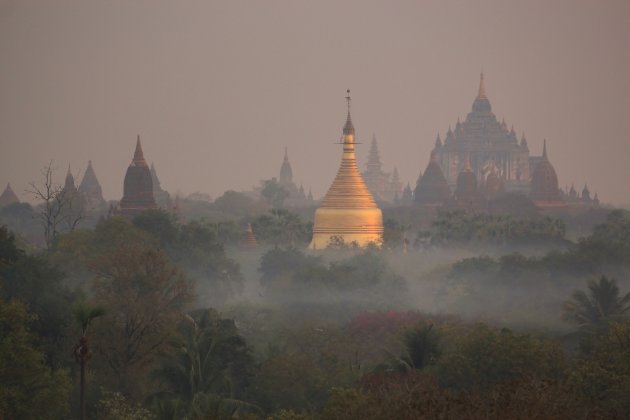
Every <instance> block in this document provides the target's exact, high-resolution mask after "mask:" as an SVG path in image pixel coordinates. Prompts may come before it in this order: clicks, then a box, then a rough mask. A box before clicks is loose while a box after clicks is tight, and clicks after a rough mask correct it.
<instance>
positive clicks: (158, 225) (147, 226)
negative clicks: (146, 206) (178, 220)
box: [133, 209, 178, 246]
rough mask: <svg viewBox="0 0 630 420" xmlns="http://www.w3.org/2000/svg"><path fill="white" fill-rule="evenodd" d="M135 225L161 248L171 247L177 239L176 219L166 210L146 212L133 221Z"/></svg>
mask: <svg viewBox="0 0 630 420" xmlns="http://www.w3.org/2000/svg"><path fill="white" fill-rule="evenodd" d="M133 225H134V226H136V227H137V228H139V229H142V230H143V231H145V232H147V233H148V234H149V235H151V236H152V237H153V238H155V239H156V240H157V242H158V243H159V244H160V245H161V246H171V245H172V244H173V243H174V242H175V241H176V239H177V233H178V232H177V226H176V225H175V218H174V217H173V215H171V214H170V213H167V212H166V211H164V210H158V209H156V210H145V211H143V212H142V213H140V214H139V215H138V216H136V217H135V218H134V219H133Z"/></svg>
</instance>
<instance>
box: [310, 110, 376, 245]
mask: <svg viewBox="0 0 630 420" xmlns="http://www.w3.org/2000/svg"><path fill="white" fill-rule="evenodd" d="M382 235H383V215H382V213H381V210H380V209H379V208H378V207H377V206H376V203H375V202H374V198H373V197H372V194H371V193H370V191H369V190H368V188H367V186H366V185H365V182H364V181H363V178H362V177H361V173H360V172H359V168H358V167H357V162H356V159H355V155H354V128H353V127H352V121H351V120H350V114H349V113H348V121H347V122H346V128H344V141H343V156H342V159H341V166H340V167H339V171H338V172H337V176H336V177H335V180H334V181H333V183H332V185H331V186H330V188H329V189H328V192H327V193H326V196H325V197H324V200H323V201H322V205H321V206H320V208H318V209H317V210H316V211H315V223H314V225H313V240H312V242H311V244H310V245H309V248H311V249H324V248H326V247H327V246H328V245H329V243H330V242H331V238H333V241H335V240H339V239H341V240H343V243H345V244H351V243H353V242H356V244H358V245H359V246H362V247H364V246H366V245H368V244H369V243H375V244H377V245H380V244H381V240H382Z"/></svg>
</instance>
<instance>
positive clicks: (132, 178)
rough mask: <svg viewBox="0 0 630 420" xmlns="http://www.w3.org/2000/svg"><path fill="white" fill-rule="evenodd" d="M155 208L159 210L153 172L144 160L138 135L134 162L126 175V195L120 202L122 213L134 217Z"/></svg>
mask: <svg viewBox="0 0 630 420" xmlns="http://www.w3.org/2000/svg"><path fill="white" fill-rule="evenodd" d="M155 208H157V205H156V203H155V198H154V197H153V180H152V177H151V171H150V169H149V166H148V165H147V162H146V161H145V160H144V154H143V153H142V145H141V144H140V135H138V140H137V142H136V150H135V152H134V155H133V160H132V161H131V164H130V165H129V167H128V168H127V173H126V174H125V183H124V194H123V198H122V200H120V213H121V214H122V215H123V216H127V217H134V216H137V215H138V214H140V213H142V212H143V211H145V210H148V209H155Z"/></svg>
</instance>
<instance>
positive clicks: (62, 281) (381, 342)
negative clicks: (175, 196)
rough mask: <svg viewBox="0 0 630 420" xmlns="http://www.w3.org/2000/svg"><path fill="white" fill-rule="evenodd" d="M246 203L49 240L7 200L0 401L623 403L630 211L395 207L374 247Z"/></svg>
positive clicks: (113, 223)
mask: <svg viewBox="0 0 630 420" xmlns="http://www.w3.org/2000/svg"><path fill="white" fill-rule="evenodd" d="M228 198H229V194H227V195H226V198H225V199H224V200H223V201H224V202H225V201H226V200H228ZM217 201H218V203H216V205H217V206H221V205H222V204H221V200H217ZM241 201H242V200H241ZM224 204H225V203H224ZM241 204H243V203H241ZM241 204H239V206H241V207H240V211H241V213H238V212H235V214H239V215H236V216H233V217H232V218H224V219H223V220H222V221H221V220H219V219H217V220H212V221H211V220H209V219H207V218H206V219H199V218H197V219H194V218H193V219H184V218H179V217H178V216H176V215H174V214H171V213H167V212H164V211H161V210H149V211H146V212H144V213H142V214H140V215H139V216H137V217H135V218H134V219H133V220H129V219H125V218H120V217H109V218H101V219H100V220H94V221H93V222H91V224H90V223H87V222H86V223H85V224H79V225H78V226H77V227H76V228H74V229H68V230H64V231H60V232H58V234H57V235H56V236H55V237H54V239H53V240H52V241H51V243H50V244H49V246H46V242H43V243H41V247H39V248H38V247H33V246H32V245H27V244H29V243H30V242H29V241H28V240H27V239H25V238H26V237H25V236H22V234H21V232H22V231H21V230H20V229H17V227H19V226H18V225H16V224H15V223H14V222H12V220H14V219H11V220H7V219H5V218H4V217H6V216H5V215H6V214H7V213H5V212H6V210H4V211H3V213H2V214H3V219H2V220H3V222H4V223H10V225H11V226H12V229H13V230H14V231H13V232H12V231H11V230H9V229H8V228H7V227H6V226H5V227H2V228H1V229H0V298H1V305H0V329H1V331H2V334H0V367H2V369H0V415H1V416H2V417H4V418H41V419H47V418H50V419H61V418H80V413H81V411H80V407H81V404H80V403H81V400H82V398H81V395H83V401H84V404H85V413H86V416H87V418H99V419H119V418H129V419H184V418H188V419H197V418H232V417H236V418H247V419H266V418H272V419H302V418H303V419H307V418H308V419H310V418H322V419H328V418H336V419H356V418H362V419H383V418H435V417H446V418H549V417H553V418H624V417H627V416H628V415H630V399H629V398H628V395H630V364H629V363H628V360H630V321H629V319H628V317H629V315H630V281H629V278H630V277H629V274H630V212H627V211H623V210H613V211H606V212H605V214H603V215H594V216H593V218H594V219H593V222H592V223H591V224H592V225H594V227H593V228H592V229H590V228H589V229H588V230H589V232H588V234H587V235H584V236H582V237H580V238H579V239H578V240H570V239H568V238H570V237H572V235H573V236H575V235H576V230H577V231H579V232H582V231H583V230H584V229H585V228H584V226H586V225H585V224H584V223H582V222H579V223H577V222H576V221H575V220H565V221H561V220H558V219H555V218H553V217H542V216H535V217H529V216H514V215H512V216H507V215H499V214H486V213H479V214H473V213H466V212H461V211H455V212H444V213H441V214H440V215H439V216H438V217H437V218H436V220H435V221H434V223H432V224H430V225H428V226H427V225H423V226H417V225H414V223H413V222H412V221H411V222H410V220H411V219H406V218H405V216H404V214H402V213H401V212H400V211H399V212H398V213H396V210H392V211H389V212H388V211H386V213H385V216H386V223H385V226H386V232H385V235H384V246H383V247H382V248H379V247H376V246H374V247H368V248H367V249H360V248H356V247H354V246H353V244H345V243H343V241H341V240H340V241H334V242H333V243H332V244H331V247H329V248H328V249H326V250H323V251H317V252H312V251H308V250H307V249H306V246H307V244H308V242H309V240H310V232H311V223H310V222H309V221H308V220H306V219H305V218H304V217H303V216H301V215H300V214H298V213H294V212H292V211H289V210H285V209H271V210H270V209H269V208H265V206H262V207H261V205H258V204H256V205H251V204H252V203H249V202H248V203H245V204H246V205H245V206H243V205H241ZM213 205H215V203H213ZM228 208H229V205H228ZM213 211H214V210H213ZM245 220H251V221H252V222H251V225H252V226H253V231H254V232H255V234H256V241H257V246H251V244H249V245H248V244H246V243H245V241H244V239H245V233H244V232H245V230H244V221H245ZM587 225H588V224H587ZM83 226H85V227H83ZM28 229H31V227H27V228H26V229H25V230H24V231H26V232H28ZM33 229H35V228H34V227H33ZM40 229H41V227H40ZM72 349H74V354H75V356H76V357H73V350H72ZM82 351H83V353H82ZM82 370H83V375H82V374H81V371H82ZM82 377H83V381H82V380H81V378H82Z"/></svg>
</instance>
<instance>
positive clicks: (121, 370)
mask: <svg viewBox="0 0 630 420" xmlns="http://www.w3.org/2000/svg"><path fill="white" fill-rule="evenodd" d="M93 270H94V272H95V273H96V276H97V278H96V279H95V283H94V291H95V298H94V303H95V304H96V305H100V306H103V307H104V308H105V309H106V310H107V314H106V315H105V316H104V317H103V318H102V320H101V321H100V322H99V323H98V324H96V325H95V326H94V330H93V333H92V336H93V343H94V346H93V347H94V348H95V350H96V353H98V355H99V357H98V358H97V357H95V358H94V363H99V362H101V361H106V363H107V370H106V371H107V372H108V373H109V375H108V376H109V378H107V379H108V380H107V381H106V382H109V383H110V384H111V386H110V387H109V388H110V389H116V390H119V391H121V392H123V393H125V394H127V395H131V396H135V397H137V396H139V395H143V394H144V392H146V390H145V389H144V388H143V387H144V386H146V385H147V384H146V381H144V380H143V379H142V378H143V375H146V374H147V372H146V370H147V369H149V367H150V366H151V364H152V363H153V362H154V358H155V356H156V354H157V353H159V352H160V351H161V350H162V349H164V347H165V346H166V343H167V341H168V339H169V338H170V337H171V335H172V333H173V330H174V328H175V326H176V324H177V320H178V319H179V317H180V314H181V311H182V310H184V309H185V308H186V306H187V305H188V304H189V303H190V301H191V299H192V291H191V287H190V285H189V283H188V282H187V281H186V280H185V278H184V276H183V275H182V273H181V271H179V270H178V269H177V268H176V267H175V266H173V265H172V264H171V263H170V261H169V260H168V258H167V257H166V256H165V255H164V254H163V253H161V252H160V251H159V250H155V249H152V248H146V247H142V246H138V245H128V246H125V247H121V248H119V249H117V250H115V251H113V252H110V253H108V254H106V255H104V256H102V257H101V258H100V259H98V260H97V261H96V262H95V263H94V264H93ZM101 363H102V362H101Z"/></svg>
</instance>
